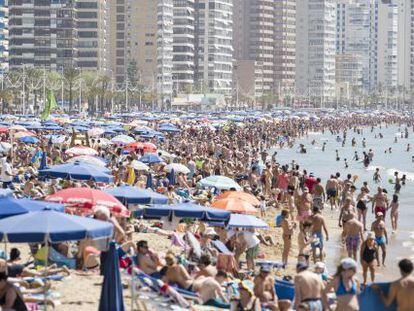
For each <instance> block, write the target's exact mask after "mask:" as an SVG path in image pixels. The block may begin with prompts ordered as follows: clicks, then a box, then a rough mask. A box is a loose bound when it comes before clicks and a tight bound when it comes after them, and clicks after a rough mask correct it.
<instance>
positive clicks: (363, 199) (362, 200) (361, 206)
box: [356, 187, 371, 231]
mask: <svg viewBox="0 0 414 311" xmlns="http://www.w3.org/2000/svg"><path fill="white" fill-rule="evenodd" d="M370 200H371V197H370V196H369V195H368V192H367V189H365V188H364V187H363V188H361V193H360V194H358V196H357V199H356V201H357V205H356V208H357V211H358V221H361V222H362V223H363V225H364V231H366V230H367V210H368V206H367V204H368V202H369V201H370Z"/></svg>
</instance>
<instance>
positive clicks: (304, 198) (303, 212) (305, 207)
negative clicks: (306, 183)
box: [297, 187, 313, 222]
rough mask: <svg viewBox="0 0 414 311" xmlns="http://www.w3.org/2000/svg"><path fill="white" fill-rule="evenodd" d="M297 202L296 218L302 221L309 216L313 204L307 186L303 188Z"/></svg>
mask: <svg viewBox="0 0 414 311" xmlns="http://www.w3.org/2000/svg"><path fill="white" fill-rule="evenodd" d="M299 202H300V203H299V205H298V216H297V218H298V220H299V221H300V222H303V221H305V220H306V219H308V218H309V217H310V215H311V207H312V204H313V199H312V195H311V194H310V193H309V189H308V188H307V187H305V188H304V189H303V194H302V195H301V196H300V199H299Z"/></svg>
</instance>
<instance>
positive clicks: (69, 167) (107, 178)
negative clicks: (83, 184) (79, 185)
mask: <svg viewBox="0 0 414 311" xmlns="http://www.w3.org/2000/svg"><path fill="white" fill-rule="evenodd" d="M109 173H110V171H109V170H108V169H107V168H106V167H99V166H92V165H89V164H86V163H82V162H74V163H66V164H61V165H55V166H52V167H51V168H48V169H45V170H41V171H39V176H40V177H46V178H66V179H76V180H93V181H97V182H111V181H112V180H113V177H112V175H109Z"/></svg>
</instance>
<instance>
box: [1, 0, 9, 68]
mask: <svg viewBox="0 0 414 311" xmlns="http://www.w3.org/2000/svg"><path fill="white" fill-rule="evenodd" d="M8 68H9V10H8V7H7V4H6V3H5V0H0V75H2V74H3V73H4V72H6V71H7V70H8Z"/></svg>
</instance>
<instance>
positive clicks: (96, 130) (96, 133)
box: [88, 127, 105, 137]
mask: <svg viewBox="0 0 414 311" xmlns="http://www.w3.org/2000/svg"><path fill="white" fill-rule="evenodd" d="M103 133H105V130H104V129H101V128H99V127H94V128H91V129H90V130H88V135H89V136H90V137H98V136H101V135H102V134H103Z"/></svg>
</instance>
